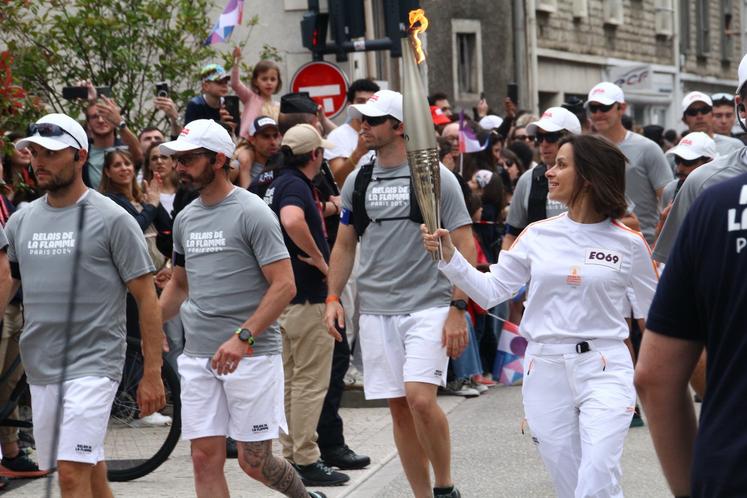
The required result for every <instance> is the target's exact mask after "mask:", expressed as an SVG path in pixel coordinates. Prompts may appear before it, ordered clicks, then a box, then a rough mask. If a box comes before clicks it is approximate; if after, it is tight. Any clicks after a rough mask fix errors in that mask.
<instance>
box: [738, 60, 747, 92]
mask: <svg viewBox="0 0 747 498" xmlns="http://www.w3.org/2000/svg"><path fill="white" fill-rule="evenodd" d="M737 78H739V84H738V85H737V94H739V91H740V90H741V89H742V86H743V85H744V83H745V81H747V54H745V56H744V57H742V62H740V63H739V69H737Z"/></svg>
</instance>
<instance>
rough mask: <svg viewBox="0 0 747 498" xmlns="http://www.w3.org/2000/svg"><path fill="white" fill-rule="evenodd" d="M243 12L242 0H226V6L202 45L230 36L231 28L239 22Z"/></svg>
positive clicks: (217, 41) (224, 39) (221, 40)
mask: <svg viewBox="0 0 747 498" xmlns="http://www.w3.org/2000/svg"><path fill="white" fill-rule="evenodd" d="M243 13H244V0H228V4H227V5H226V8H225V9H223V13H222V14H221V15H220V17H219V18H218V22H216V23H215V27H214V28H213V31H212V32H211V33H210V35H208V37H207V39H206V40H205V42H204V43H203V45H213V44H215V43H219V42H225V41H227V40H228V38H230V37H231V33H233V28H235V27H236V26H238V25H240V24H241V16H242V15H243Z"/></svg>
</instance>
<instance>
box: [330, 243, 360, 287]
mask: <svg viewBox="0 0 747 498" xmlns="http://www.w3.org/2000/svg"><path fill="white" fill-rule="evenodd" d="M354 264H355V245H353V246H352V247H344V246H343V245H342V244H340V241H339V238H338V242H337V243H336V244H335V247H334V248H333V249H332V255H331V256H330V258H329V273H328V274H327V294H328V295H335V296H339V295H340V294H341V293H342V290H343V289H344V288H345V284H346V283H347V281H348V278H350V273H351V272H352V271H353V265H354Z"/></svg>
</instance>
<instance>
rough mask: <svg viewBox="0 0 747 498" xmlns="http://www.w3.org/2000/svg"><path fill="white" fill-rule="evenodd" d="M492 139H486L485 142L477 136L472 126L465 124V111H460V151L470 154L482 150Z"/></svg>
mask: <svg viewBox="0 0 747 498" xmlns="http://www.w3.org/2000/svg"><path fill="white" fill-rule="evenodd" d="M489 142H490V140H485V143H484V144H481V143H480V141H479V140H478V139H477V137H476V136H475V132H474V131H472V128H470V127H469V126H466V125H465V122H464V111H461V112H460V113H459V153H460V154H469V153H471V152H480V151H481V150H485V149H486V148H487V147H488V143H489Z"/></svg>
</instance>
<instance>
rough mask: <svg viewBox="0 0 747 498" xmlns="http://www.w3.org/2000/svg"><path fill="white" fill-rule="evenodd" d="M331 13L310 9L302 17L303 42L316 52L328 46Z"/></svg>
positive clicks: (306, 46)
mask: <svg viewBox="0 0 747 498" xmlns="http://www.w3.org/2000/svg"><path fill="white" fill-rule="evenodd" d="M328 21H329V14H322V13H321V12H314V11H309V12H306V13H305V14H304V15H303V18H302V19H301V43H302V44H303V46H304V47H305V48H308V49H309V50H311V51H312V52H314V53H315V54H316V53H317V52H322V51H323V50H324V49H325V48H326V46H327V24H328Z"/></svg>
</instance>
